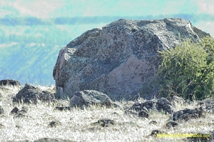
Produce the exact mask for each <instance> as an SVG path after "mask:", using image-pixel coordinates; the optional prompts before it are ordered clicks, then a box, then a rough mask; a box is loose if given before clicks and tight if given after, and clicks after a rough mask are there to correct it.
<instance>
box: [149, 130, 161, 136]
mask: <svg viewBox="0 0 214 142" xmlns="http://www.w3.org/2000/svg"><path fill="white" fill-rule="evenodd" d="M160 133H161V131H159V130H152V132H151V134H150V136H152V137H157V134H160Z"/></svg>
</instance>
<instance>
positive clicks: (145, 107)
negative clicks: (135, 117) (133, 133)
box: [130, 100, 156, 112]
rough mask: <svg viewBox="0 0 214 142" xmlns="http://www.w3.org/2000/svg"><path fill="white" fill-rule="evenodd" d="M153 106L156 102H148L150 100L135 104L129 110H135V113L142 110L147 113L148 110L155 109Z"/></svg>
mask: <svg viewBox="0 0 214 142" xmlns="http://www.w3.org/2000/svg"><path fill="white" fill-rule="evenodd" d="M155 105H156V102H155V101H150V100H149V101H146V102H143V103H138V102H136V103H134V104H133V105H132V106H131V107H130V109H131V110H135V111H137V112H139V111H142V110H145V111H148V109H155Z"/></svg>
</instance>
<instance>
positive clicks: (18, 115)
mask: <svg viewBox="0 0 214 142" xmlns="http://www.w3.org/2000/svg"><path fill="white" fill-rule="evenodd" d="M25 113H27V107H22V109H21V110H19V109H18V108H17V107H14V108H13V109H12V111H11V112H10V114H11V115H14V118H21V117H25Z"/></svg>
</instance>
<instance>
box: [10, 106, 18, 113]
mask: <svg viewBox="0 0 214 142" xmlns="http://www.w3.org/2000/svg"><path fill="white" fill-rule="evenodd" d="M18 112H19V109H18V108H17V107H14V108H13V109H12V111H11V112H10V114H18Z"/></svg>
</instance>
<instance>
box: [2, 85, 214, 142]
mask: <svg viewBox="0 0 214 142" xmlns="http://www.w3.org/2000/svg"><path fill="white" fill-rule="evenodd" d="M41 88H42V89H44V90H52V91H54V90H53V87H41ZM20 89H21V88H18V87H1V88H0V94H1V97H0V106H2V107H3V109H4V114H3V115H1V116H0V141H1V142H8V141H11V142H13V141H14V142H15V141H24V140H29V141H34V140H37V139H40V138H56V139H64V140H72V141H81V142H82V141H83V142H88V141H96V142H100V141H109V142H113V141H118V142H123V141H124V142H125V141H126V142H129V141H131V142H132V141H134V142H135V141H136V142H144V141H145V142H146V141H151V142H152V141H170V142H173V141H184V140H185V138H181V137H182V136H184V135H185V134H190V133H191V134H197V133H207V134H208V133H210V131H213V130H214V114H213V113H206V115H205V116H204V117H203V118H198V119H191V120H190V121H188V122H182V123H179V125H178V126H177V127H174V128H167V127H166V126H165V124H166V122H167V120H168V119H169V117H170V114H164V113H162V112H155V111H150V112H149V114H150V117H149V119H147V118H139V117H137V116H135V115H131V114H125V109H126V108H128V107H130V106H131V105H132V104H133V103H134V102H132V101H128V102H127V101H121V102H117V103H118V104H119V105H120V106H121V107H116V108H105V107H100V106H91V107H89V108H86V109H79V108H72V109H71V110H70V111H59V110H55V109H54V108H55V107H56V106H60V105H61V104H64V105H66V104H67V105H69V101H68V100H67V101H66V100H59V101H57V102H56V103H54V104H50V103H49V104H48V103H41V102H40V103H39V104H37V105H26V104H16V105H14V104H13V103H12V96H14V95H15V94H16V93H17V92H18V91H19V90H20ZM142 101H143V100H142ZM196 104H197V102H193V103H191V104H183V105H181V104H177V105H176V110H181V109H184V108H195V107H196ZM15 106H16V107H18V108H19V109H21V108H22V107H23V106H26V107H27V108H28V112H27V113H26V114H24V115H25V116H20V117H15V116H14V115H11V114H10V112H11V110H12V109H13V108H14V107H15ZM106 118H107V119H111V120H114V122H115V123H114V125H109V126H108V127H102V126H100V125H99V124H94V122H97V121H98V120H100V119H106ZM52 121H55V122H57V123H56V126H54V127H51V126H50V125H49V124H50V122H52ZM151 121H156V122H157V124H149V122H151ZM153 130H160V131H162V132H164V133H168V134H174V135H178V134H180V137H178V138H172V137H171V138H158V137H153V136H150V134H151V132H152V131H153Z"/></svg>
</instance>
